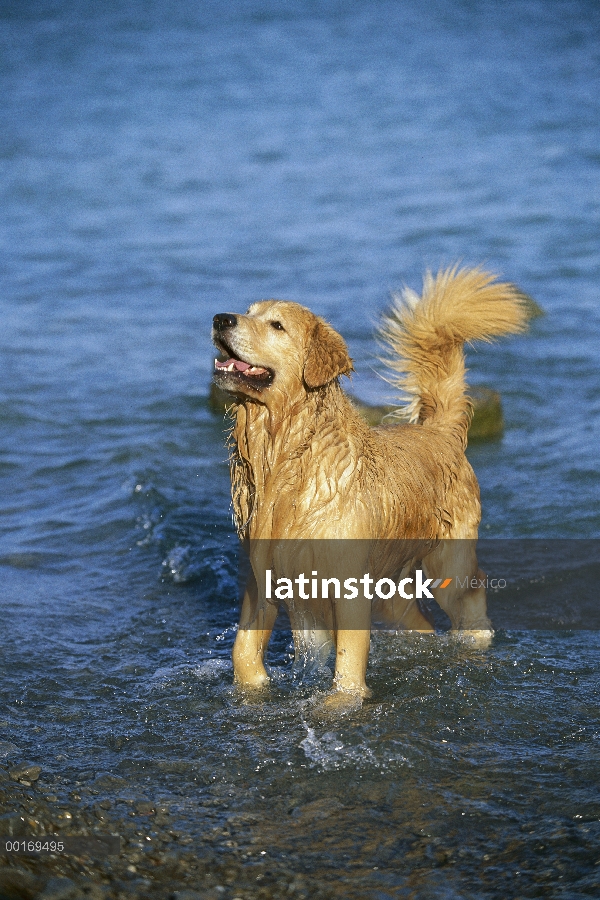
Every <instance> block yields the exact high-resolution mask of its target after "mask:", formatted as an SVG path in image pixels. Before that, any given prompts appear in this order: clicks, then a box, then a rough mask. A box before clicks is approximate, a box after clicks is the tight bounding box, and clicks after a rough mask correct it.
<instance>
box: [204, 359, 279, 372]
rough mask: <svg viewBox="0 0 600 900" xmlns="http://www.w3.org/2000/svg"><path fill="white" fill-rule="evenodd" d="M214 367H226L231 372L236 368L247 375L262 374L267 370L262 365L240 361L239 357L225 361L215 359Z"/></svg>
mask: <svg viewBox="0 0 600 900" xmlns="http://www.w3.org/2000/svg"><path fill="white" fill-rule="evenodd" d="M215 369H227V370H228V371H229V372H233V370H234V369H236V370H237V371H238V372H245V373H246V374H247V375H264V374H265V372H266V371H267V370H266V369H263V367H262V366H252V365H250V363H247V362H242V360H241V359H226V360H225V362H220V361H219V360H218V359H215Z"/></svg>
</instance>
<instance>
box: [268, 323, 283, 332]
mask: <svg viewBox="0 0 600 900" xmlns="http://www.w3.org/2000/svg"><path fill="white" fill-rule="evenodd" d="M271 328H274V329H275V331H285V328H284V327H283V325H282V324H281V322H271Z"/></svg>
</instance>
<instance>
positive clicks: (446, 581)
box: [440, 578, 452, 588]
mask: <svg viewBox="0 0 600 900" xmlns="http://www.w3.org/2000/svg"><path fill="white" fill-rule="evenodd" d="M449 584H452V579H451V578H446V580H445V581H442V583H441V584H440V588H445V587H448V585H449Z"/></svg>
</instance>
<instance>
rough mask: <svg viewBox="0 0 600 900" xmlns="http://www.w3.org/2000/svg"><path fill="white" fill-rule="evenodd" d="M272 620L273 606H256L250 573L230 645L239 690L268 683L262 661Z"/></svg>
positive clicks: (266, 604) (235, 679)
mask: <svg viewBox="0 0 600 900" xmlns="http://www.w3.org/2000/svg"><path fill="white" fill-rule="evenodd" d="M276 618H277V607H276V606H274V605H273V604H272V603H267V602H266V601H265V600H262V601H261V602H259V597H258V588H257V586H256V579H255V578H254V575H253V574H252V573H251V574H250V577H249V579H248V583H247V585H246V590H245V593H244V600H243V602H242V611H241V615H240V624H239V626H238V633H237V635H236V638H235V643H234V645H233V676H234V681H235V682H236V684H239V685H240V687H243V688H259V687H262V686H263V685H265V684H267V683H268V681H269V676H268V675H267V670H266V669H265V663H264V658H265V651H266V649H267V646H268V644H269V638H270V637H271V632H272V631H273V626H274V625H275V619H276Z"/></svg>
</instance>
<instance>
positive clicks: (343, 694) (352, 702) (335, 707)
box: [310, 688, 371, 719]
mask: <svg viewBox="0 0 600 900" xmlns="http://www.w3.org/2000/svg"><path fill="white" fill-rule="evenodd" d="M370 696H371V691H370V690H369V689H368V688H365V689H364V690H363V691H340V690H337V691H336V690H334V691H332V692H331V693H330V694H327V695H326V696H325V697H319V698H317V699H315V700H314V701H313V702H312V703H311V704H310V712H311V714H312V715H313V716H314V717H315V718H317V719H338V718H340V717H342V716H348V715H350V714H351V713H354V712H357V711H358V710H359V709H360V708H361V707H362V704H363V700H365V699H366V698H368V697H370Z"/></svg>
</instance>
